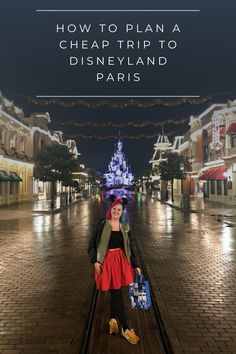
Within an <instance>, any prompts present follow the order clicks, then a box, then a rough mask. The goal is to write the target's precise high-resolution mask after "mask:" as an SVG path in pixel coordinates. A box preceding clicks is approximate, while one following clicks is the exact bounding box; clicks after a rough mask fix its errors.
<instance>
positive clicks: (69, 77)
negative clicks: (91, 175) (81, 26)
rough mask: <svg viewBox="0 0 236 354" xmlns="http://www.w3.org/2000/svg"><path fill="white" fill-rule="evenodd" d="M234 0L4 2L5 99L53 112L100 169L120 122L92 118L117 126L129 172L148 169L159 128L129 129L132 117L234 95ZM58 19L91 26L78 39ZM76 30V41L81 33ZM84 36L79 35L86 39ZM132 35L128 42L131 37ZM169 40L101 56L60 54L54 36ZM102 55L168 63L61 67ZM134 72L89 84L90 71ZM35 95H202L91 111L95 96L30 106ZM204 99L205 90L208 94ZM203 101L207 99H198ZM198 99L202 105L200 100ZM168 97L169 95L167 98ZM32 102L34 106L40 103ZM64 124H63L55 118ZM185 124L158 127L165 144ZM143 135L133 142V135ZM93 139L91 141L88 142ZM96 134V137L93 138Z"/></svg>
mask: <svg viewBox="0 0 236 354" xmlns="http://www.w3.org/2000/svg"><path fill="white" fill-rule="evenodd" d="M118 8H119V9H200V10H201V11H200V13H154V12H153V13H37V12H36V11H35V10H36V9H118ZM235 10H236V3H235V1H234V0H226V1H224V2H223V1H221V0H215V1H210V0H197V1H195V0H182V1H181V0H163V1H158V2H157V1H156V0H155V1H154V0H153V1H151V0H147V1H145V3H144V2H141V1H136V2H135V7H134V2H133V1H127V0H126V1H119V3H114V2H112V4H111V2H110V1H100V2H99V3H98V2H97V1H72V0H67V1H61V0H54V1H53V0H47V1H42V0H40V1H37V0H28V1H20V2H19V1H17V0H14V1H13V0H8V1H7V2H4V3H3V2H1V5H0V33H1V55H0V89H1V91H2V92H3V94H4V95H5V96H7V97H8V98H9V99H13V100H14V102H15V103H16V104H17V105H20V106H21V107H22V108H23V110H24V111H25V113H26V114H27V115H29V114H30V113H31V112H34V111H36V112H39V111H48V112H49V113H50V115H51V120H52V125H51V128H52V129H61V130H63V131H64V133H65V136H66V137H70V136H71V135H73V136H75V139H76V141H77V143H78V148H79V151H80V152H81V153H82V157H81V162H83V163H85V164H86V165H87V166H90V167H94V168H96V169H98V170H101V171H102V170H104V169H106V165H107V163H108V162H109V159H110V155H111V153H112V151H113V145H114V142H115V140H114V139H112V138H108V137H109V136H118V131H119V128H118V127H99V126H94V124H92V123H97V124H98V125H99V124H102V123H105V122H113V123H119V124H121V123H123V124H124V126H123V127H122V129H120V130H121V135H122V136H126V138H125V139H124V149H125V152H126V155H127V156H128V158H129V163H130V165H131V167H132V168H133V170H134V172H138V171H140V170H142V169H145V168H148V160H149V159H150V158H151V156H152V154H153V144H154V142H155V141H156V137H153V135H154V134H156V135H157V134H158V133H159V132H160V131H161V128H160V127H158V126H155V125H154V124H152V125H147V124H144V127H133V126H132V125H131V126H130V125H129V126H128V125H127V123H128V122H130V121H132V122H136V123H142V122H146V121H152V122H154V123H156V122H160V121H166V120H167V119H171V120H172V121H178V120H179V119H186V118H187V117H189V116H190V115H192V114H193V115H196V114H198V113H201V112H202V111H203V110H204V109H205V108H207V107H208V106H209V105H210V104H212V103H213V102H225V101H226V100H227V99H234V98H236V88H235V59H236V47H235V45H234V44H235V40H236V31H235ZM57 23H65V24H69V23H75V24H78V23H91V24H92V32H91V33H90V34H87V35H86V36H85V35H81V34H79V33H76V34H74V35H58V34H56V31H55V27H56V24H57ZM98 23H116V24H117V25H118V27H119V28H122V26H123V25H124V24H125V23H133V24H136V23H139V24H140V25H141V27H142V26H143V27H144V26H145V25H146V24H148V23H150V24H155V23H158V24H161V23H164V24H165V25H166V28H168V26H170V25H173V24H175V23H178V25H179V26H180V27H181V30H182V31H181V33H180V34H179V33H175V34H170V33H169V32H168V30H166V31H165V34H164V35H163V34H162V35H161V34H150V33H147V34H129V35H123V34H122V33H121V32H118V33H117V34H115V35H112V36H111V35H109V34H103V35H101V34H100V33H99V32H96V31H95V28H96V25H97V24H98ZM83 36H84V38H83ZM85 37H86V38H85ZM131 37H132V38H131ZM162 37H164V38H165V39H168V38H169V39H176V40H177V41H178V43H179V45H178V47H177V49H176V50H174V51H170V50H167V51H166V50H165V51H161V52H160V50H158V49H155V50H154V49H153V48H152V49H151V50H150V51H149V52H148V54H147V52H144V51H132V52H127V51H126V52H123V51H118V50H117V49H116V48H115V47H114V46H111V48H109V49H108V50H106V51H103V52H97V53H96V52H92V53H91V51H89V52H88V53H87V52H83V53H81V52H79V51H75V50H74V51H73V52H71V53H70V51H67V52H63V51H62V50H60V49H59V48H58V41H59V39H60V38H61V39H64V38H66V39H67V38H69V39H90V40H99V39H108V40H110V41H111V40H112V39H113V40H114V39H120V38H122V39H134V40H138V39H139V40H143V39H149V40H151V41H152V42H154V41H156V40H157V39H161V38H162ZM70 55H74V56H79V55H83V56H88V55H93V56H96V55H99V56H101V55H108V56H124V55H126V56H127V55H130V56H146V55H149V56H153V55H156V56H159V55H164V56H165V55H166V56H167V58H168V65H167V66H165V67H162V68H159V67H146V68H140V67H138V68H137V67H136V68H135V69H134V68H133V67H127V66H126V67H119V68H114V67H109V68H108V67H106V68H101V67H99V68H96V67H82V68H80V67H69V65H67V63H66V61H67V58H68V56H70ZM97 71H104V72H107V73H108V72H110V71H111V72H112V73H114V74H115V73H117V72H118V71H119V72H121V71H122V72H124V73H127V72H131V73H133V72H137V71H139V72H140V73H141V76H142V80H141V81H140V82H139V83H132V82H126V83H106V82H101V83H100V82H99V83H97V82H96V72H97ZM36 95H104V96H106V95H129V96H132V95H141V96H143V95H200V96H201V99H200V100H196V101H190V102H188V103H185V104H184V103H182V104H178V103H179V100H176V101H175V102H176V104H174V105H172V106H171V107H170V106H167V104H168V102H170V101H169V100H168V99H165V100H163V102H164V104H163V105H160V104H156V105H154V106H152V107H149V108H148V107H146V103H147V102H153V100H154V99H151V98H149V99H141V98H137V99H136V103H137V102H138V103H141V107H137V106H135V105H134V106H129V107H127V108H114V107H111V103H118V104H121V103H127V102H128V101H129V99H128V98H127V99H125V98H122V99H115V98H113V99H110V100H109V102H110V105H108V107H105V106H101V107H99V108H94V107H92V104H93V103H96V102H100V101H101V100H103V99H92V98H89V99H87V100H86V101H87V103H88V104H89V107H86V106H85V105H81V104H80V105H79V104H78V101H77V104H76V105H75V106H74V107H67V108H65V107H63V106H61V105H59V104H58V103H65V102H66V103H69V104H72V103H73V102H74V101H75V100H74V99H63V100H62V99H61V100H59V101H57V102H56V103H54V104H48V100H47V101H44V102H41V103H40V102H37V104H36V103H35V101H34V102H33V101H32V100H31V98H33V99H34V98H35V96H36ZM209 95H210V96H209ZM202 98H206V99H205V100H202ZM203 101H204V102H203ZM171 102H173V100H171ZM39 103H40V104H39ZM71 121H72V125H69V124H66V125H63V126H62V122H67V123H68V122H71ZM73 122H76V123H77V124H79V123H81V122H87V123H88V122H91V125H90V126H89V125H87V126H85V127H79V126H75V125H73ZM187 127H188V125H187V121H186V120H185V123H184V124H173V123H172V124H168V125H167V124H166V125H165V126H164V130H165V132H167V133H170V132H171V134H170V140H171V139H173V136H174V135H175V133H176V134H178V135H180V134H182V133H183V132H185V131H186V129H187ZM141 134H142V135H145V136H146V137H143V138H140V139H132V137H135V136H139V135H141ZM92 137H93V138H92ZM98 137H100V138H101V137H103V139H98Z"/></svg>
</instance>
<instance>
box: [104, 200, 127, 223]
mask: <svg viewBox="0 0 236 354" xmlns="http://www.w3.org/2000/svg"><path fill="white" fill-rule="evenodd" d="M123 202H124V201H123V199H121V198H116V199H115V200H114V202H113V203H112V204H111V206H110V208H109V210H108V212H107V214H106V218H107V220H111V209H112V208H113V207H114V206H116V205H118V204H120V205H122V209H124V205H123Z"/></svg>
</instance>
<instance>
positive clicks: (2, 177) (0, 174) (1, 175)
mask: <svg viewBox="0 0 236 354" xmlns="http://www.w3.org/2000/svg"><path fill="white" fill-rule="evenodd" d="M0 181H1V182H10V181H11V177H10V176H9V175H8V174H7V173H6V172H5V171H0Z"/></svg>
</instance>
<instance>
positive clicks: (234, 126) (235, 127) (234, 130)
mask: <svg viewBox="0 0 236 354" xmlns="http://www.w3.org/2000/svg"><path fill="white" fill-rule="evenodd" d="M227 134H229V135H233V134H236V123H231V124H230V126H229V127H228V129H227Z"/></svg>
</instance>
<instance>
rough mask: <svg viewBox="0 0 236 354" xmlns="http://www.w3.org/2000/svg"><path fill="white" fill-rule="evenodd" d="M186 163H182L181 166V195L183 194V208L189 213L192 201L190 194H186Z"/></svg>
mask: <svg viewBox="0 0 236 354" xmlns="http://www.w3.org/2000/svg"><path fill="white" fill-rule="evenodd" d="M184 167H185V166H184V163H183V162H181V163H180V165H179V168H180V171H181V172H182V176H181V194H182V198H181V201H182V203H181V204H182V207H183V209H184V211H186V212H189V210H190V199H189V193H184V179H183V177H184Z"/></svg>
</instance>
